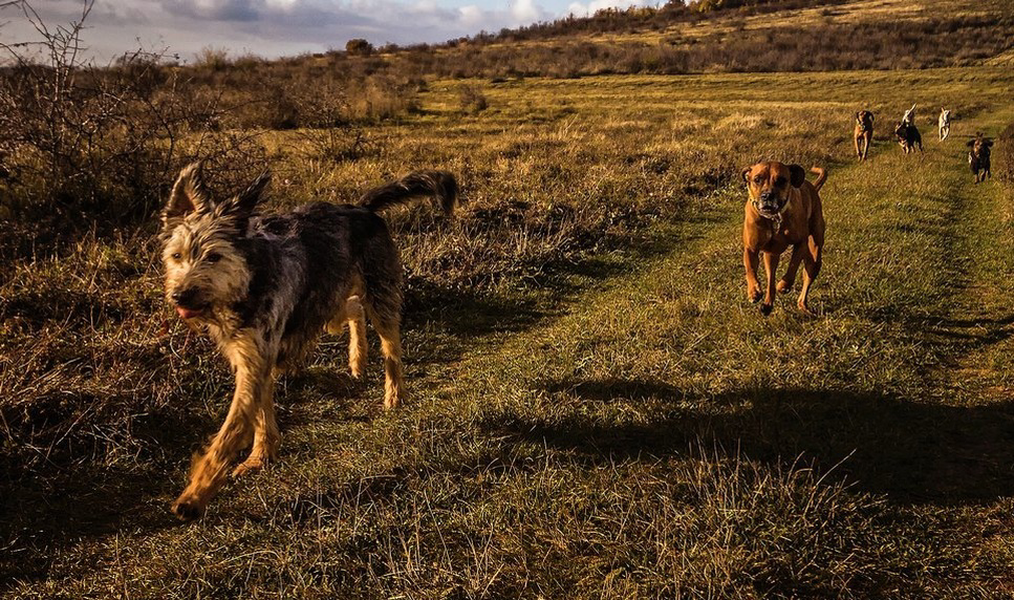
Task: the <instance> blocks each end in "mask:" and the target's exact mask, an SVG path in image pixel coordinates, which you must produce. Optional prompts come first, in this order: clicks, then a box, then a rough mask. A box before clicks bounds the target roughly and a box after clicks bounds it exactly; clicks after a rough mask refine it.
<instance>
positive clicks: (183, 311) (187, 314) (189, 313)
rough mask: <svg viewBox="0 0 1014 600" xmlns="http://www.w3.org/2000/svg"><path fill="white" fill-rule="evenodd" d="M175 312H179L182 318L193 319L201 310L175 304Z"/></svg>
mask: <svg viewBox="0 0 1014 600" xmlns="http://www.w3.org/2000/svg"><path fill="white" fill-rule="evenodd" d="M176 312H178V313H180V316H181V317H183V318H184V319H193V318H194V317H196V316H197V315H199V314H201V311H199V310H190V309H189V308H183V307H182V306H177V307H176Z"/></svg>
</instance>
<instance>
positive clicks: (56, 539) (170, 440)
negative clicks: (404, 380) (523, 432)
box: [0, 368, 379, 590]
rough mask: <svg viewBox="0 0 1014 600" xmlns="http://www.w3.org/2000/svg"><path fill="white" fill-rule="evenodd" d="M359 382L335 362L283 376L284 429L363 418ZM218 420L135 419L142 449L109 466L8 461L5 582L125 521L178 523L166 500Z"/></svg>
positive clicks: (3, 507) (2, 523)
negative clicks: (25, 465) (34, 465)
mask: <svg viewBox="0 0 1014 600" xmlns="http://www.w3.org/2000/svg"><path fill="white" fill-rule="evenodd" d="M362 388H363V386H362V385H360V384H359V382H356V381H353V380H352V379H351V378H350V377H349V376H348V374H347V373H338V372H335V371H333V370H332V369H330V368H327V369H320V368H311V369H307V370H305V371H303V372H300V373H298V374H296V375H294V376H290V377H286V378H284V379H283V380H282V382H280V383H279V387H278V389H277V391H276V398H277V399H278V422H279V426H280V428H281V429H282V431H285V430H287V429H290V428H292V427H294V426H296V425H298V424H300V423H302V422H308V421H313V420H319V419H320V418H324V417H322V416H321V415H325V416H326V417H327V418H331V419H333V418H341V419H346V420H351V421H356V420H363V419H364V418H366V417H364V416H363V415H361V414H358V413H357V412H356V411H357V410H358V407H356V403H358V402H360V397H361V396H362ZM311 398H316V399H315V400H314V399H311ZM227 407H228V398H222V400H221V409H222V411H223V416H224V410H225V409H226V408H227ZM378 410H379V408H378ZM315 413H320V414H315ZM336 413H337V414H338V415H340V416H339V417H335V414H336ZM220 425H221V418H219V417H216V418H211V419H209V418H208V417H207V416H205V412H204V411H196V410H190V411H187V410H179V407H175V410H174V409H171V408H165V409H163V410H161V411H158V412H152V413H150V414H148V415H145V416H142V417H138V418H136V419H135V420H134V421H133V423H132V435H133V437H134V438H136V439H137V440H139V443H140V444H141V446H142V448H143V454H144V455H145V456H144V457H143V459H139V460H138V461H137V462H130V461H122V462H120V463H117V464H116V465H114V466H110V467H106V466H104V465H102V464H99V463H97V462H90V461H89V462H74V463H71V464H62V465H57V464H49V465H47V466H45V467H44V468H43V469H32V470H24V469H20V470H16V469H15V468H13V466H10V465H9V467H10V468H6V469H5V473H4V476H3V477H2V478H0V548H5V549H7V550H13V551H10V552H8V551H7V550H5V551H4V552H0V582H4V581H10V580H13V579H14V578H17V579H19V580H33V579H38V578H41V577H44V576H45V575H46V572H47V570H48V569H49V560H50V558H49V557H52V556H54V555H55V554H57V553H56V552H54V550H55V549H57V548H61V547H66V546H68V545H73V544H76V543H80V542H81V541H82V540H86V539H89V538H99V537H102V536H108V535H111V534H115V533H117V532H120V531H122V530H123V529H124V527H126V526H129V529H130V530H131V531H132V532H137V531H145V532H149V533H151V532H156V531H159V530H163V529H168V528H175V527H180V526H181V524H180V523H179V521H178V520H177V519H176V518H175V517H174V516H173V515H172V514H171V513H170V512H169V501H171V500H172V499H173V498H175V495H176V494H178V493H179V492H180V491H181V490H182V489H183V486H184V484H185V483H186V482H185V474H186V468H187V466H188V464H189V460H190V457H191V455H192V453H194V452H196V451H198V450H200V448H201V447H202V445H203V444H204V443H205V442H206V441H207V439H208V438H209V437H210V436H211V435H213V434H214V432H215V431H217V428H218V427H219V426H220ZM297 451H298V448H287V449H286V452H290V453H294V452H297ZM2 589H3V586H2V584H0V590H2Z"/></svg>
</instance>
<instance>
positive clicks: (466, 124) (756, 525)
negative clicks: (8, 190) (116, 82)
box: [0, 67, 1014, 598]
mask: <svg viewBox="0 0 1014 600" xmlns="http://www.w3.org/2000/svg"><path fill="white" fill-rule="evenodd" d="M470 88H479V89H480V90H481V93H482V95H483V96H484V97H485V98H486V100H487V103H488V108H486V109H485V110H481V111H478V112H474V111H470V110H467V107H464V106H463V102H462V100H461V98H462V90H466V89H470ZM1012 91H1014V75H1012V74H1011V73H1010V70H1009V69H1005V68H1003V67H996V68H992V67H976V68H962V69H940V70H919V71H896V72H874V73H871V72H840V73H808V74H785V73H782V74H749V75H742V74H741V75H736V74H722V75H701V76H679V77H662V76H650V77H649V76H610V77H593V78H585V79H578V80H548V79H535V78H529V79H525V80H518V81H513V80H512V81H508V82H504V83H500V84H489V83H486V82H483V81H478V80H460V81H437V82H433V83H431V84H429V86H428V89H427V91H425V92H423V93H421V94H420V110H419V111H418V113H417V114H414V115H412V116H410V117H407V118H405V119H403V120H402V121H401V122H398V123H395V124H388V125H383V126H378V127H375V128H370V129H369V130H368V133H369V136H370V139H371V140H372V142H371V143H372V144H373V145H372V146H371V150H370V151H369V152H367V153H366V154H365V155H364V156H362V157H361V158H359V159H358V160H354V161H344V162H325V161H323V160H316V161H315V160H307V159H306V148H307V144H312V143H313V140H312V139H309V138H307V137H306V135H305V132H299V131H297V132H271V133H265V134H263V135H262V136H261V138H260V143H261V144H262V145H263V147H264V152H265V156H266V157H267V160H268V161H270V163H271V164H272V166H273V168H274V169H275V171H276V174H277V175H276V181H275V184H274V187H273V191H272V199H273V200H272V206H274V207H283V206H286V205H291V204H296V203H299V202H302V201H305V200H308V199H310V198H324V199H333V200H342V199H349V198H350V197H352V194H353V193H354V190H361V189H363V188H364V187H366V186H367V185H370V184H373V183H375V182H377V181H379V180H380V179H382V178H383V177H385V176H386V175H387V174H389V173H401V172H404V171H406V170H408V169H411V168H419V167H428V166H437V167H442V168H447V169H450V170H452V171H455V172H457V173H460V175H461V180H462V182H463V184H464V189H465V193H466V195H467V196H468V198H469V201H470V202H469V204H468V205H467V206H466V207H465V209H464V210H463V211H462V214H461V215H460V216H459V217H458V218H457V219H456V220H454V221H453V222H449V223H444V222H441V221H440V220H438V219H435V218H434V217H432V216H430V215H429V213H428V212H427V211H426V210H422V209H420V210H414V211H406V212H403V213H398V214H395V215H393V216H392V217H391V220H392V222H393V224H394V227H395V230H396V231H397V237H398V242H399V244H400V245H401V247H402V248H403V255H404V259H405V262H406V264H407V267H408V270H409V278H408V286H409V288H408V300H409V301H408V305H407V307H406V311H405V318H406V331H405V335H404V338H405V346H406V352H407V357H406V368H407V377H408V381H409V386H410V388H409V390H410V393H411V399H410V401H409V402H408V403H407V404H406V406H404V408H403V409H400V410H398V411H396V412H394V413H390V414H386V413H384V412H383V411H382V410H381V409H380V399H381V397H382V386H381V381H382V376H381V370H380V364H379V359H377V357H378V356H379V353H378V351H377V349H376V347H372V348H371V350H372V352H373V358H374V360H372V361H371V368H370V370H369V371H368V373H367V376H366V378H365V382H364V383H362V384H360V383H356V382H353V381H352V380H351V379H350V378H349V377H348V376H347V371H346V369H345V367H344V362H345V358H344V356H345V341H344V340H343V339H339V338H328V339H326V340H325V341H324V343H322V345H321V347H320V349H319V351H318V352H317V353H316V355H315V357H314V359H313V361H312V364H310V365H308V366H307V369H306V370H305V371H304V372H303V373H302V374H300V375H297V376H293V377H289V378H287V379H285V380H283V381H282V382H281V383H280V386H279V390H278V393H277V394H276V401H277V402H278V404H279V411H280V415H279V420H280V424H281V427H282V431H283V445H282V460H281V462H280V463H279V464H277V465H274V466H273V467H272V468H271V469H269V470H267V471H266V472H264V473H261V474H257V475H255V476H251V477H249V478H245V479H242V480H239V481H236V482H234V483H232V484H230V485H228V486H227V487H226V488H225V489H224V490H223V492H222V494H221V496H220V497H219V498H218V499H217V500H216V501H215V502H214V503H213V504H212V506H211V509H210V511H209V514H208V515H207V516H206V517H205V518H204V519H203V520H201V521H200V522H197V523H193V524H187V525H181V524H179V523H178V522H176V521H175V520H174V519H173V518H172V516H171V515H170V514H169V511H168V504H169V502H170V501H171V500H172V499H173V498H174V496H175V494H176V493H178V491H179V489H180V488H181V486H182V484H183V480H184V477H185V469H186V466H187V459H188V456H189V455H190V453H191V452H192V451H193V450H195V449H196V448H198V447H199V445H200V444H201V443H202V441H203V440H204V439H205V438H206V436H207V435H208V434H209V433H211V432H212V431H213V429H214V427H216V426H217V425H218V423H219V422H220V421H221V418H222V416H223V414H224V412H225V409H226V399H227V397H228V394H229V391H230V386H231V381H230V377H229V373H228V372H227V369H226V368H225V366H224V364H223V361H222V360H221V359H220V358H219V357H218V356H216V355H215V353H214V351H213V349H212V348H211V347H210V345H209V344H208V343H206V342H204V341H202V340H200V339H199V338H197V337H196V336H194V335H192V334H189V333H188V331H187V330H186V328H185V327H183V326H182V325H180V324H178V323H177V322H176V321H175V320H174V319H172V318H170V311H169V309H168V308H167V307H164V306H163V304H162V302H161V299H160V288H159V285H160V281H159V277H160V267H159V266H158V264H157V258H156V257H157V253H156V245H155V242H154V241H153V240H152V239H151V236H152V234H153V233H154V226H153V225H151V226H148V227H143V228H140V229H139V230H125V231H122V232H119V234H117V235H115V236H106V237H101V238H98V237H88V236H86V237H84V238H82V239H81V240H79V241H78V242H77V243H76V245H74V246H72V247H69V248H65V249H63V250H62V251H60V252H54V253H52V254H46V253H40V254H39V255H38V256H36V257H34V258H33V259H31V260H25V261H21V262H16V263H14V264H12V265H8V266H6V267H4V270H3V273H4V278H3V282H2V285H0V298H2V305H0V309H2V314H3V317H4V321H3V330H2V332H0V334H2V335H0V348H2V353H3V355H2V360H0V398H2V400H0V402H2V403H3V404H2V407H3V412H2V413H0V415H2V416H3V421H2V423H0V427H2V433H3V434H4V445H3V447H2V452H3V454H2V456H0V457H2V460H3V462H2V466H3V467H4V469H3V470H4V471H6V472H7V473H8V475H7V476H5V477H4V478H2V480H0V592H2V593H3V594H4V595H5V596H10V597H18V598H20V597H45V598H51V597H105V596H122V597H130V598H137V597H152V598H165V597H180V598H192V597H232V596H243V597H255V598H270V597H294V596H299V597H321V598H332V597H339V598H359V597H362V598H377V597H389V598H513V597H531V598H538V597H544V598H589V597H602V598H640V597H667V598H674V597H686V598H761V597H764V598H768V597H785V598H808V597H820V598H824V597H841V598H927V597H929V598H1006V597H1010V596H1011V595H1012V594H1014V583H1012V582H1014V542H1012V540H1014V501H1012V500H1011V497H1012V496H1014V489H1012V486H1014V408H1012V405H1011V403H1010V399H1011V398H1010V390H1011V389H1012V385H1014V382H1012V381H1011V377H1012V375H1011V373H1012V369H1011V367H1012V366H1014V364H1012V363H1014V358H1011V356H1012V352H1011V351H1012V350H1014V341H1012V340H1011V339H1010V335H1011V333H1012V332H1014V329H1012V328H1014V312H1012V311H1014V309H1012V306H1011V303H1010V300H1009V299H1010V298H1011V295H1012V292H1014V289H1012V288H1014V283H1012V281H1011V279H1010V278H1009V276H1008V275H1009V272H1010V269H1011V256H1012V250H1014V248H1012V244H1014V242H1012V238H1011V234H1012V227H1014V225H1012V220H1014V204H1012V199H1011V196H1010V193H1009V192H1008V191H1005V190H1004V189H1003V188H1002V187H1001V185H1000V184H999V183H996V182H989V183H987V184H985V185H979V186H974V185H972V181H971V180H972V178H971V175H970V174H969V173H968V172H967V166H966V163H965V152H966V149H965V147H964V144H963V142H964V140H965V139H966V136H967V135H971V134H973V133H974V132H975V131H985V132H987V133H990V134H992V135H995V134H997V133H998V132H999V131H1000V130H1001V129H1002V128H1003V127H1004V126H1006V125H1007V124H1008V123H1011V122H1014V107H1012V106H1011V105H1010V98H1011V93H1012ZM913 102H918V103H919V106H920V110H921V112H920V113H919V117H918V121H917V122H918V124H919V125H920V127H921V128H922V132H923V138H924V141H925V144H926V152H925V154H923V155H918V156H904V155H902V154H901V152H900V149H899V148H898V147H897V145H896V144H895V143H894V142H893V141H892V140H891V139H890V136H888V134H887V131H888V129H889V124H891V123H893V121H894V120H895V119H897V118H899V117H900V115H901V113H902V112H903V111H904V109H906V108H908V106H910V105H911V104H912V103H913ZM941 105H943V106H947V107H953V108H954V110H955V114H956V115H957V120H956V121H955V123H954V126H953V128H952V139H950V140H948V141H947V142H945V143H943V144H940V143H938V142H937V141H936V136H935V131H934V128H933V127H932V126H931V125H930V122H931V120H935V115H936V109H938V107H939V106H941ZM861 107H869V108H871V109H872V110H874V111H875V112H876V113H877V117H878V119H877V135H876V143H875V146H874V148H873V149H872V151H871V160H870V161H869V162H868V163H866V164H862V165H859V164H855V163H854V162H853V159H852V149H851V139H850V136H851V127H852V123H851V119H852V116H851V115H852V113H853V112H854V111H855V110H858V109H859V108H861ZM763 157H769V158H776V159H782V160H785V161H787V162H800V163H801V164H804V165H809V164H811V163H819V164H823V165H824V166H826V167H828V168H829V170H830V177H829V180H828V183H827V184H826V186H825V187H824V191H823V193H822V196H823V199H824V206H825V215H826V218H827V222H828V242H827V246H826V256H825V262H824V270H823V271H822V273H821V276H820V278H819V279H818V281H817V284H816V287H815V288H814V292H813V294H812V295H811V305H812V306H813V307H814V308H815V309H816V310H817V312H818V313H819V316H817V317H816V318H807V317H804V316H803V315H801V314H799V313H798V312H797V311H796V310H795V308H794V299H789V298H785V297H782V298H779V301H778V303H777V304H776V307H775V312H774V313H773V314H772V315H771V316H770V317H768V318H763V317H761V315H760V313H759V311H758V310H757V307H756V306H754V305H751V304H749V303H747V301H746V299H745V285H744V282H743V274H742V264H741V251H742V250H741V246H740V239H739V235H740V227H741V223H742V203H743V201H744V197H745V194H744V191H743V190H742V189H741V184H740V183H739V182H738V180H737V176H738V172H739V168H740V167H742V166H745V165H747V164H749V163H751V162H753V161H755V160H757V159H760V158H763Z"/></svg>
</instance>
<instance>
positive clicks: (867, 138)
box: [852, 110, 874, 161]
mask: <svg viewBox="0 0 1014 600" xmlns="http://www.w3.org/2000/svg"><path fill="white" fill-rule="evenodd" d="M873 120H874V117H873V113H871V112H870V111H868V110H861V111H859V112H857V113H856V126H855V129H853V131H852V137H853V139H854V141H855V143H856V156H857V157H858V158H859V160H860V161H863V160H866V155H867V154H868V153H869V151H870V144H871V143H872V142H873Z"/></svg>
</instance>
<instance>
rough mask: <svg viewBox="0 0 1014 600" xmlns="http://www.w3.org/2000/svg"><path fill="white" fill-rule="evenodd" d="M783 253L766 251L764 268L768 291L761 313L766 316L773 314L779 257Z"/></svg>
mask: <svg viewBox="0 0 1014 600" xmlns="http://www.w3.org/2000/svg"><path fill="white" fill-rule="evenodd" d="M779 258H781V254H778V253H775V252H765V253H764V269H765V270H766V271H767V278H768V279H767V281H768V285H767V291H766V293H765V294H764V303H763V304H761V313H762V314H764V315H765V316H767V315H769V314H771V309H773V308H774V307H775V271H777V270H778V259H779Z"/></svg>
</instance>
